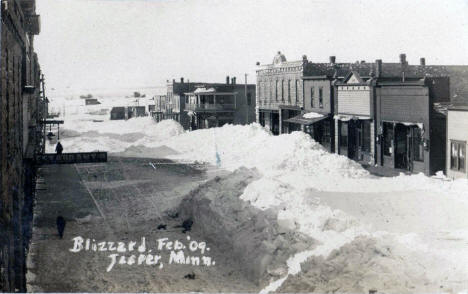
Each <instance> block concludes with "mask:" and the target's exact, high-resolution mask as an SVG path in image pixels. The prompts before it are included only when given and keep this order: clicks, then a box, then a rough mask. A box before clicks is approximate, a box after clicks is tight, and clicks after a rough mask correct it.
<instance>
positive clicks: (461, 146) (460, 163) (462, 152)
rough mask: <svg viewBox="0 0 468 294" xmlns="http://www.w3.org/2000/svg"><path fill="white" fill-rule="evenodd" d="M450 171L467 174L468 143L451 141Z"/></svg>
mask: <svg viewBox="0 0 468 294" xmlns="http://www.w3.org/2000/svg"><path fill="white" fill-rule="evenodd" d="M450 147H451V148H450V169H451V170H455V171H461V172H465V165H466V164H465V163H466V162H465V159H466V142H460V141H451V144H450Z"/></svg>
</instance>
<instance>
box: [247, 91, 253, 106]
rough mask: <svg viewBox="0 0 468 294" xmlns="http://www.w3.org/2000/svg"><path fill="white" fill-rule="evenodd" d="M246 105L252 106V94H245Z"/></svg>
mask: <svg viewBox="0 0 468 294" xmlns="http://www.w3.org/2000/svg"><path fill="white" fill-rule="evenodd" d="M247 105H248V106H250V105H252V94H251V93H247Z"/></svg>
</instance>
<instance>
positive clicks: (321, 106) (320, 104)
mask: <svg viewBox="0 0 468 294" xmlns="http://www.w3.org/2000/svg"><path fill="white" fill-rule="evenodd" d="M319 107H320V108H323V88H322V87H320V88H319Z"/></svg>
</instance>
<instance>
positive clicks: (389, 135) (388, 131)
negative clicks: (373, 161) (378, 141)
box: [383, 123, 393, 156]
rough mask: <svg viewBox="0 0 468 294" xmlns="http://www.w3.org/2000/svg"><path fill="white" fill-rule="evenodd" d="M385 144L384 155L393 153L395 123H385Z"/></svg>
mask: <svg viewBox="0 0 468 294" xmlns="http://www.w3.org/2000/svg"><path fill="white" fill-rule="evenodd" d="M383 136H384V139H383V144H384V155H385V156H391V155H392V140H393V124H391V123H383Z"/></svg>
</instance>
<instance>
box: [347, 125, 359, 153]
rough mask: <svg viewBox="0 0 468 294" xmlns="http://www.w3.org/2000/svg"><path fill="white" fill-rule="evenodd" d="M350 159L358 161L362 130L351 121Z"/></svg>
mask: <svg viewBox="0 0 468 294" xmlns="http://www.w3.org/2000/svg"><path fill="white" fill-rule="evenodd" d="M348 134H349V136H348V157H349V158H351V159H354V160H356V159H358V158H357V157H358V154H359V152H358V142H359V140H360V130H359V128H357V125H356V122H355V121H352V120H350V121H349V122H348Z"/></svg>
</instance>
